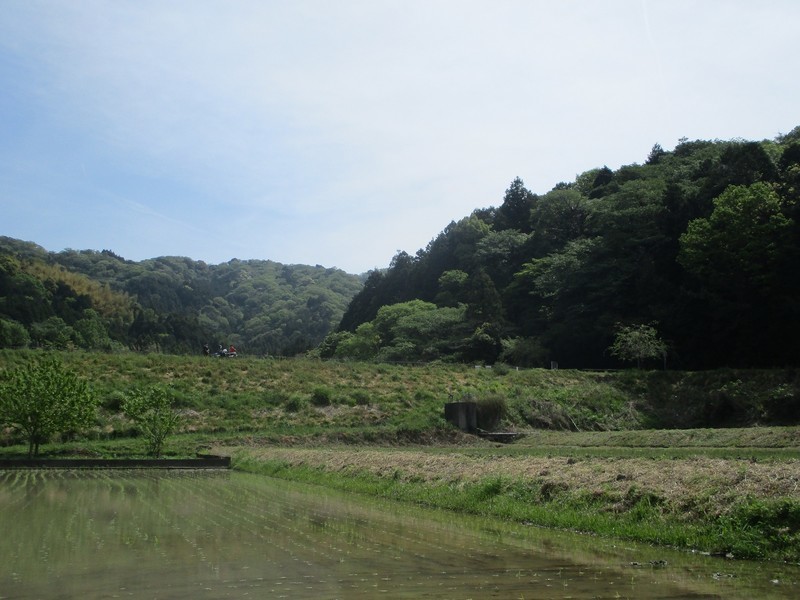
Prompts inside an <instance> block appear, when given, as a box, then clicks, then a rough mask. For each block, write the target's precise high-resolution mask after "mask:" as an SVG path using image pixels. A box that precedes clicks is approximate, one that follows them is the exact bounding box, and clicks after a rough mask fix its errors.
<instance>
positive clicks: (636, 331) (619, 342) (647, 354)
mask: <svg viewBox="0 0 800 600" xmlns="http://www.w3.org/2000/svg"><path fill="white" fill-rule="evenodd" d="M608 350H609V352H610V353H611V354H612V355H614V356H616V357H617V358H619V359H620V360H623V361H625V362H635V363H636V368H637V369H638V368H641V366H642V363H643V362H644V361H646V360H650V359H654V358H659V359H662V360H663V359H664V357H665V356H666V353H667V345H666V344H665V343H664V342H663V341H662V340H661V339H660V338H659V337H658V331H656V328H655V327H654V326H653V324H651V325H621V324H618V325H617V333H616V335H615V336H614V343H613V344H611V347H610V348H609V349H608Z"/></svg>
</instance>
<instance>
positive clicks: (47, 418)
mask: <svg viewBox="0 0 800 600" xmlns="http://www.w3.org/2000/svg"><path fill="white" fill-rule="evenodd" d="M96 407H97V401H96V398H95V396H94V394H93V393H92V391H91V390H90V388H89V385H88V384H87V383H86V381H84V380H82V379H80V378H79V377H78V376H77V375H76V374H75V373H73V372H71V371H69V370H67V369H65V368H64V367H63V366H62V365H61V363H60V362H59V361H58V360H56V359H52V358H46V359H42V360H39V361H37V362H32V363H29V364H28V365H26V366H25V367H23V368H22V369H20V370H18V371H15V372H14V373H10V374H8V375H7V377H6V378H5V380H4V381H2V383H0V423H2V424H4V425H7V426H10V427H12V428H13V429H15V430H17V431H19V432H20V433H22V435H23V436H24V437H25V440H26V441H27V442H28V456H29V457H32V456H36V455H37V454H38V453H39V445H40V444H42V443H45V442H48V441H49V440H50V439H51V438H52V437H53V436H54V435H55V434H57V433H68V432H73V431H77V430H81V429H84V428H86V427H89V426H90V425H91V424H92V423H93V421H94V419H95V415H96Z"/></svg>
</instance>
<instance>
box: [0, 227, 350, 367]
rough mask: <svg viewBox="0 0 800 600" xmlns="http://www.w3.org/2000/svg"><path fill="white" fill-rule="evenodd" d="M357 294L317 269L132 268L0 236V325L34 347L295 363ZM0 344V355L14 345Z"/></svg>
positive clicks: (344, 279) (151, 263)
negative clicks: (214, 353) (12, 326)
mask: <svg viewBox="0 0 800 600" xmlns="http://www.w3.org/2000/svg"><path fill="white" fill-rule="evenodd" d="M360 288H361V279H360V278H359V277H358V276H355V275H348V274H347V273H344V272H343V271H341V270H338V269H326V268H323V267H320V266H315V267H310V266H305V265H291V266H286V265H281V264H278V263H274V262H271V261H239V260H232V261H230V262H228V263H225V264H221V265H211V266H209V265H207V264H205V263H204V262H201V261H193V260H191V259H188V258H181V257H160V258H156V259H151V260H146V261H142V262H133V261H127V260H125V259H123V258H121V257H119V256H117V255H115V254H114V253H113V252H110V251H107V250H105V251H102V252H97V251H93V250H84V251H74V250H66V251H64V252H59V253H52V252H47V251H45V250H44V249H42V248H39V247H38V246H35V245H31V244H28V243H26V242H20V241H18V240H13V239H11V238H7V237H0V320H2V321H3V322H16V323H19V324H20V325H22V326H23V327H24V328H25V330H26V331H27V332H28V335H29V338H30V341H31V344H33V345H35V346H40V347H44V348H68V347H73V346H74V347H78V348H83V349H92V350H104V351H109V350H115V349H120V348H125V347H127V348H130V349H133V350H136V351H142V352H151V351H156V352H171V353H192V354H194V353H199V352H200V349H201V347H202V345H203V344H204V343H208V344H209V345H211V347H212V348H216V346H217V344H224V345H225V346H227V345H229V344H231V343H232V344H234V345H235V346H237V348H238V349H240V350H241V351H243V352H246V353H249V354H251V355H263V354H270V355H295V354H299V353H302V352H305V351H307V350H309V349H310V348H313V347H314V346H316V345H317V344H318V343H319V342H320V341H321V340H322V339H323V338H324V337H325V335H326V334H327V333H328V332H330V331H331V329H333V327H334V325H335V324H336V323H337V322H338V321H339V320H340V319H341V317H342V315H343V313H344V310H345V308H346V307H347V304H348V302H349V301H350V300H351V299H352V297H353V296H354V295H355V293H356V292H357V291H358V290H359V289H360ZM7 337H8V336H5V338H7ZM5 338H4V337H3V336H2V335H0V347H12V346H13V345H16V344H17V343H18V341H19V336H15V337H14V338H13V339H9V340H7V341H6V340H5Z"/></svg>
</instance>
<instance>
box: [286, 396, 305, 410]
mask: <svg viewBox="0 0 800 600" xmlns="http://www.w3.org/2000/svg"><path fill="white" fill-rule="evenodd" d="M307 406H308V399H307V398H306V397H305V396H304V395H303V394H299V393H294V394H290V395H289V398H288V399H287V400H286V404H284V405H283V408H284V409H285V410H286V411H288V412H293V413H296V412H300V411H301V410H303V409H304V408H306V407H307Z"/></svg>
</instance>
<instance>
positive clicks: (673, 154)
mask: <svg viewBox="0 0 800 600" xmlns="http://www.w3.org/2000/svg"><path fill="white" fill-rule="evenodd" d="M799 211H800V127H798V128H795V129H794V130H793V131H792V132H791V133H789V134H787V135H783V136H779V137H778V138H776V139H775V140H764V141H760V142H755V141H746V140H732V141H720V140H714V141H703V140H698V141H688V140H685V139H684V140H681V141H680V143H679V144H678V145H677V146H676V147H675V149H674V150H673V151H670V152H668V151H665V150H663V148H661V146H659V145H658V144H656V145H655V146H654V147H653V148H652V150H651V151H650V153H649V155H647V157H646V160H645V161H644V162H643V164H631V165H626V166H623V167H620V168H619V169H617V170H612V169H609V168H607V167H603V168H598V169H593V170H591V171H587V172H585V173H582V174H580V175H578V176H577V177H576V178H575V181H572V182H569V183H560V184H558V185H556V186H555V187H554V188H553V189H552V190H550V191H549V192H547V193H546V194H543V195H537V194H534V193H532V192H531V191H530V190H528V189H527V188H526V187H525V185H524V183H523V181H522V180H520V179H519V178H517V179H515V180H514V181H513V182H512V183H511V185H510V187H509V188H508V190H506V192H505V196H504V198H503V202H502V204H501V205H500V206H499V207H497V208H494V207H492V208H488V209H479V210H475V211H474V212H473V213H472V214H471V215H469V216H468V217H465V218H463V219H461V220H459V221H455V222H452V223H450V224H449V225H448V226H447V227H446V228H445V229H444V231H442V232H441V234H440V235H439V236H438V237H436V238H435V239H434V240H432V241H431V242H430V243H429V244H428V246H427V247H426V248H424V249H421V250H419V251H418V252H417V254H416V256H411V255H409V254H407V253H404V252H401V253H399V254H398V255H397V256H395V258H394V260H393V261H392V264H391V266H390V268H389V269H388V270H386V271H373V272H371V273H370V274H369V276H368V278H367V280H366V282H365V285H364V287H363V289H362V290H361V291H360V292H359V293H358V294H357V295H356V296H355V298H354V299H353V301H352V302H351V303H350V305H349V307H348V308H347V311H346V312H345V313H344V316H343V318H342V320H341V322H340V324H339V327H338V328H337V331H336V332H334V333H332V334H330V335H329V336H328V337H327V338H326V339H325V341H324V342H323V343H322V345H321V346H320V349H319V351H320V354H321V355H322V356H335V357H358V358H365V359H378V360H381V359H384V360H389V359H391V360H408V361H414V360H459V361H465V360H468V361H482V362H486V363H493V362H495V361H497V360H502V361H505V362H507V363H510V364H516V365H528V366H539V365H541V366H545V365H548V364H549V363H550V361H557V362H559V363H560V364H561V365H562V366H572V367H604V366H611V365H615V364H618V363H617V362H616V359H615V357H614V356H613V355H612V354H611V353H610V352H609V351H608V349H609V347H610V346H611V345H612V343H613V342H614V339H615V335H616V333H617V332H619V331H632V330H633V329H631V328H632V327H633V326H637V325H648V326H653V327H654V328H655V331H657V332H658V335H659V336H660V340H662V341H663V342H664V343H665V344H666V347H667V348H668V355H667V357H666V358H667V359H668V361H669V363H670V364H672V365H675V366H678V367H683V368H706V367H718V366H725V365H729V366H787V365H792V366H795V365H797V364H798V362H800V266H798V265H800V260H798V259H800V214H799Z"/></svg>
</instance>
